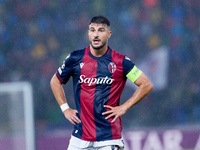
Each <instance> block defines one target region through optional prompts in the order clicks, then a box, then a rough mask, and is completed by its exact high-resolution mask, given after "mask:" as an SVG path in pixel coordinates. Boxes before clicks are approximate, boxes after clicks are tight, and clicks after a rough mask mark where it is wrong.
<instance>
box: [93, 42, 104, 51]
mask: <svg viewBox="0 0 200 150" xmlns="http://www.w3.org/2000/svg"><path fill="white" fill-rule="evenodd" d="M90 44H91V46H92V48H93V49H96V50H100V49H101V48H103V47H104V46H105V45H106V41H104V42H102V44H101V45H99V46H94V45H93V44H92V41H90Z"/></svg>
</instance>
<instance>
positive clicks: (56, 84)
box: [50, 74, 81, 125]
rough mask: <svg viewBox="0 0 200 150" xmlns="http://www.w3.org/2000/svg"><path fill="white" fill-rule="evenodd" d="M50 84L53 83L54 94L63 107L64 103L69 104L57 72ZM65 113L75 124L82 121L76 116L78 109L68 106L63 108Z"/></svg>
mask: <svg viewBox="0 0 200 150" xmlns="http://www.w3.org/2000/svg"><path fill="white" fill-rule="evenodd" d="M50 85H51V89H52V91H53V94H54V96H55V98H56V100H57V102H58V104H59V106H60V107H62V106H63V104H64V105H67V101H66V98H65V93H64V90H63V87H62V84H61V82H60V81H59V80H58V78H57V76H56V74H54V75H53V77H52V79H51V82H50ZM63 113H64V115H65V118H67V119H68V120H69V121H70V122H71V123H72V124H73V125H75V124H76V123H80V122H81V120H80V119H79V118H78V117H77V116H76V114H77V113H78V111H77V110H73V109H71V108H67V109H65V110H63Z"/></svg>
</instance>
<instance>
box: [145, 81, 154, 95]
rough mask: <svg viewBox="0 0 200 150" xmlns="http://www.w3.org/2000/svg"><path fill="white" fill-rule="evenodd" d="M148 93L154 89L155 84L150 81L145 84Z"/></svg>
mask: <svg viewBox="0 0 200 150" xmlns="http://www.w3.org/2000/svg"><path fill="white" fill-rule="evenodd" d="M145 89H146V90H145V91H146V95H147V94H149V93H150V92H151V91H152V90H153V84H152V83H151V82H150V81H149V82H148V83H147V84H146V86H145Z"/></svg>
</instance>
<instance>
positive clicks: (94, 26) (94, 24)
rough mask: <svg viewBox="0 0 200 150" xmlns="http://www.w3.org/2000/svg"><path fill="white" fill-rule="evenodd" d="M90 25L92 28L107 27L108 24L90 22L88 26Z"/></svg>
mask: <svg viewBox="0 0 200 150" xmlns="http://www.w3.org/2000/svg"><path fill="white" fill-rule="evenodd" d="M91 27H93V28H102V27H103V28H108V26H107V25H106V24H103V23H91V24H90V25H89V28H91Z"/></svg>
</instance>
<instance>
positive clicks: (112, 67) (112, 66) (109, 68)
mask: <svg viewBox="0 0 200 150" xmlns="http://www.w3.org/2000/svg"><path fill="white" fill-rule="evenodd" d="M108 70H109V71H110V72H111V73H114V72H115V71H116V65H115V63H114V62H110V63H109V65H108Z"/></svg>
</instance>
